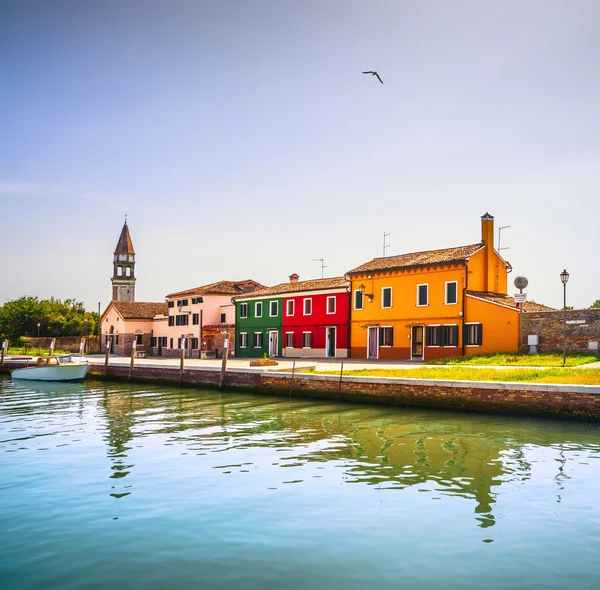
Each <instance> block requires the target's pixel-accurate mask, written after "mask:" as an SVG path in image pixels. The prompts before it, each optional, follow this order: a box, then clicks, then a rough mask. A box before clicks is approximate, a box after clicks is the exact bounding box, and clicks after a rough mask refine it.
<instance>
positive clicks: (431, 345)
mask: <svg viewBox="0 0 600 590" xmlns="http://www.w3.org/2000/svg"><path fill="white" fill-rule="evenodd" d="M441 327H442V325H441V324H427V325H426V326H425V346H426V347H427V348H441V347H440V345H439V344H427V328H441ZM438 341H439V339H438Z"/></svg>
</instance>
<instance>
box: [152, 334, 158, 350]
mask: <svg viewBox="0 0 600 590" xmlns="http://www.w3.org/2000/svg"><path fill="white" fill-rule="evenodd" d="M157 341H158V338H157V337H156V336H152V348H156V343H157Z"/></svg>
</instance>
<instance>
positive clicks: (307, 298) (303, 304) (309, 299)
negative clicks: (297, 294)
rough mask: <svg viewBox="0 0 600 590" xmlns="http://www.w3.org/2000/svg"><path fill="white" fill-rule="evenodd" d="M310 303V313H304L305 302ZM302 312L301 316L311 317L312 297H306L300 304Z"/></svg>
mask: <svg viewBox="0 0 600 590" xmlns="http://www.w3.org/2000/svg"><path fill="white" fill-rule="evenodd" d="M307 301H310V311H309V312H308V313H307V312H306V302H307ZM302 311H303V312H304V313H303V314H302V315H312V297H306V298H305V299H304V301H303V302H302Z"/></svg>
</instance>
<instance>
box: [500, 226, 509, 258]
mask: <svg viewBox="0 0 600 590" xmlns="http://www.w3.org/2000/svg"><path fill="white" fill-rule="evenodd" d="M509 227H510V225H503V226H502V227H499V228H498V252H500V250H510V246H504V248H500V241H501V240H502V230H503V229H507V228H509Z"/></svg>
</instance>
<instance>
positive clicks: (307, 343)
mask: <svg viewBox="0 0 600 590" xmlns="http://www.w3.org/2000/svg"><path fill="white" fill-rule="evenodd" d="M302 348H312V332H302Z"/></svg>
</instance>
